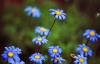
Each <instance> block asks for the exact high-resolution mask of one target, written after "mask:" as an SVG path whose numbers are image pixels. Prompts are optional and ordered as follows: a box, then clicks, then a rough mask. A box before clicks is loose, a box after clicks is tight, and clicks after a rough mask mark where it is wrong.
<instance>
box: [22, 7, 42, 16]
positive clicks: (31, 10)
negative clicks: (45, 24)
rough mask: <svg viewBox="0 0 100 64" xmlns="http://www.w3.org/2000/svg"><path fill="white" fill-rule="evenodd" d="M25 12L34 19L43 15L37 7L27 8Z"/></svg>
mask: <svg viewBox="0 0 100 64" xmlns="http://www.w3.org/2000/svg"><path fill="white" fill-rule="evenodd" d="M24 11H25V12H28V14H27V15H28V16H30V15H32V17H37V18H39V17H40V15H41V13H40V10H39V9H38V8H37V7H31V6H27V7H26V8H25V10H24Z"/></svg>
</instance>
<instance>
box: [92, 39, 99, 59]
mask: <svg viewBox="0 0 100 64" xmlns="http://www.w3.org/2000/svg"><path fill="white" fill-rule="evenodd" d="M99 42H100V40H99V41H98V42H97V43H98V44H97V45H96V44H95V47H94V49H93V51H94V53H93V57H94V56H95V54H96V51H97V48H99Z"/></svg>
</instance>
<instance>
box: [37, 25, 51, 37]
mask: <svg viewBox="0 0 100 64" xmlns="http://www.w3.org/2000/svg"><path fill="white" fill-rule="evenodd" d="M35 33H38V34H40V35H45V36H46V35H48V33H49V30H48V29H46V28H44V27H40V26H38V27H36V28H35Z"/></svg>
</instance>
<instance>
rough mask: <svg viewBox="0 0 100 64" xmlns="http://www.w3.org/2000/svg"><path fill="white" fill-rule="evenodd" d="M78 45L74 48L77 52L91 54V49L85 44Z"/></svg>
mask: <svg viewBox="0 0 100 64" xmlns="http://www.w3.org/2000/svg"><path fill="white" fill-rule="evenodd" d="M79 46H80V47H78V48H77V49H76V51H77V52H79V53H80V54H84V55H85V56H87V55H90V56H92V50H91V49H90V48H89V47H88V46H86V45H85V44H82V45H79Z"/></svg>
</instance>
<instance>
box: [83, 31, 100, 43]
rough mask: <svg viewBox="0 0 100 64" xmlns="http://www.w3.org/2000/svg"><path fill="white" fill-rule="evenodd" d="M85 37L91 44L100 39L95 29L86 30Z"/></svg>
mask: <svg viewBox="0 0 100 64" xmlns="http://www.w3.org/2000/svg"><path fill="white" fill-rule="evenodd" d="M83 36H85V37H86V38H87V39H89V41H91V42H97V41H98V38H100V35H99V34H98V33H96V31H95V30H93V29H91V30H90V29H87V30H85V32H84V33H83Z"/></svg>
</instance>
